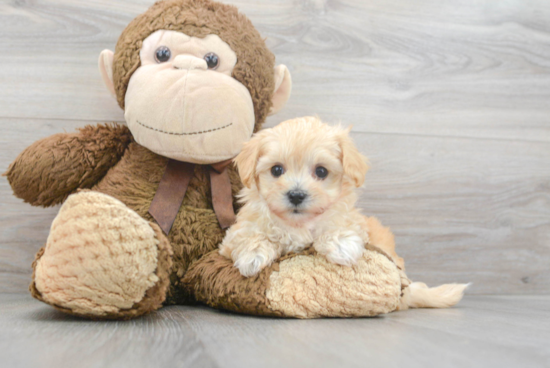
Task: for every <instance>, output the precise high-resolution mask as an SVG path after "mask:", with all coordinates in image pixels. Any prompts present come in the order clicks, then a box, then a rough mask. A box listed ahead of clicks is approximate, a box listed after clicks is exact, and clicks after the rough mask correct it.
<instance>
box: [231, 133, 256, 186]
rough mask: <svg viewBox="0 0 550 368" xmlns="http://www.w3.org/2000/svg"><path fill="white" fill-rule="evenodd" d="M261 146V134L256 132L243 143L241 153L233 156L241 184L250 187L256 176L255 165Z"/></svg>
mask: <svg viewBox="0 0 550 368" xmlns="http://www.w3.org/2000/svg"><path fill="white" fill-rule="evenodd" d="M261 147H262V135H261V134H256V135H254V136H253V137H252V139H251V140H249V141H248V142H246V143H245V144H244V145H243V149H242V151H241V153H239V154H238V155H237V157H235V164H237V169H238V170H239V176H240V177H241V181H242V182H243V184H244V185H245V186H246V187H247V188H250V187H252V184H253V183H254V179H255V176H256V165H257V163H258V159H259V158H260V150H261Z"/></svg>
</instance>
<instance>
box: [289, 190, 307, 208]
mask: <svg viewBox="0 0 550 368" xmlns="http://www.w3.org/2000/svg"><path fill="white" fill-rule="evenodd" d="M286 195H287V196H288V200H289V201H290V203H292V204H293V205H295V206H297V205H299V204H300V203H302V202H303V201H304V199H306V197H307V193H306V192H302V191H301V190H291V191H290V192H288V193H287V194H286Z"/></svg>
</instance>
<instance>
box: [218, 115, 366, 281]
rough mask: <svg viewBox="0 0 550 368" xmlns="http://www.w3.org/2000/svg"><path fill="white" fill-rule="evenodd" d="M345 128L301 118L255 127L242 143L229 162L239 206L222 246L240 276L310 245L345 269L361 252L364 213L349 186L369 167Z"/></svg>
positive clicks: (361, 178)
mask: <svg viewBox="0 0 550 368" xmlns="http://www.w3.org/2000/svg"><path fill="white" fill-rule="evenodd" d="M348 132H349V129H347V130H345V129H342V128H340V127H335V126H329V125H327V124H323V123H322V122H321V121H320V120H319V119H318V118H315V117H305V118H299V119H294V120H289V121H286V122H283V123H281V124H280V125H278V126H276V127H275V128H273V129H266V130H263V131H260V132H259V133H257V134H256V135H255V136H254V137H253V138H252V139H251V140H250V141H249V142H248V143H246V144H245V146H244V148H243V150H242V152H241V153H240V154H239V155H238V156H237V157H236V159H235V162H236V164H237V167H238V169H239V174H240V176H241V179H242V182H243V184H244V185H245V188H244V189H243V190H242V192H241V194H240V196H241V199H242V201H243V202H244V203H245V204H244V206H243V207H242V208H241V210H240V211H239V213H238V215H237V222H236V224H235V225H233V226H232V227H231V228H230V229H229V230H228V231H227V234H226V236H225V239H224V240H223V242H222V244H221V245H220V253H221V254H222V255H223V256H225V257H227V258H230V259H232V260H233V261H234V262H235V266H236V267H237V268H238V269H239V271H240V272H241V274H242V275H244V276H253V275H255V274H257V273H258V272H260V271H261V270H262V269H263V268H264V267H266V266H268V265H270V264H271V263H272V262H273V261H274V260H276V259H277V258H279V257H281V256H282V255H284V254H286V253H288V252H298V251H301V250H303V249H304V248H307V247H309V246H310V245H313V247H314V248H315V250H316V251H317V252H318V253H320V254H322V255H324V256H325V257H326V258H327V259H328V260H329V261H330V262H333V263H337V264H340V265H344V266H351V265H353V264H354V263H355V262H356V261H357V259H359V258H360V257H361V256H362V254H363V251H364V249H365V246H364V245H365V244H366V243H367V242H368V235H367V226H366V222H367V218H366V217H365V216H363V215H362V214H361V213H360V212H359V211H358V210H357V209H356V208H355V202H356V200H357V195H356V194H355V189H356V188H358V187H360V186H361V185H362V184H363V182H364V177H365V173H366V172H367V169H368V166H367V163H366V158H365V157H364V156H363V155H361V153H359V151H358V150H357V148H356V147H355V146H354V144H353V142H352V140H351V138H350V137H349V135H348Z"/></svg>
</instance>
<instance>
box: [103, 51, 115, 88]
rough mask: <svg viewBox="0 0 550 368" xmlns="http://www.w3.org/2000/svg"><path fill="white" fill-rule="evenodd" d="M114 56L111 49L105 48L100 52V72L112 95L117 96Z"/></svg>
mask: <svg viewBox="0 0 550 368" xmlns="http://www.w3.org/2000/svg"><path fill="white" fill-rule="evenodd" d="M113 58H114V54H113V52H112V51H111V50H103V51H101V54H99V72H100V73H101V78H103V83H105V87H107V89H108V90H109V92H110V93H111V96H113V97H114V98H116V92H115V84H114V83H113Z"/></svg>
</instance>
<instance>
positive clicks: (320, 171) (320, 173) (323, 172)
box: [315, 166, 328, 179]
mask: <svg viewBox="0 0 550 368" xmlns="http://www.w3.org/2000/svg"><path fill="white" fill-rule="evenodd" d="M315 176H316V177H318V178H319V179H325V178H326V177H327V176H328V170H327V169H326V168H325V167H323V166H317V168H316V169H315Z"/></svg>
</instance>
